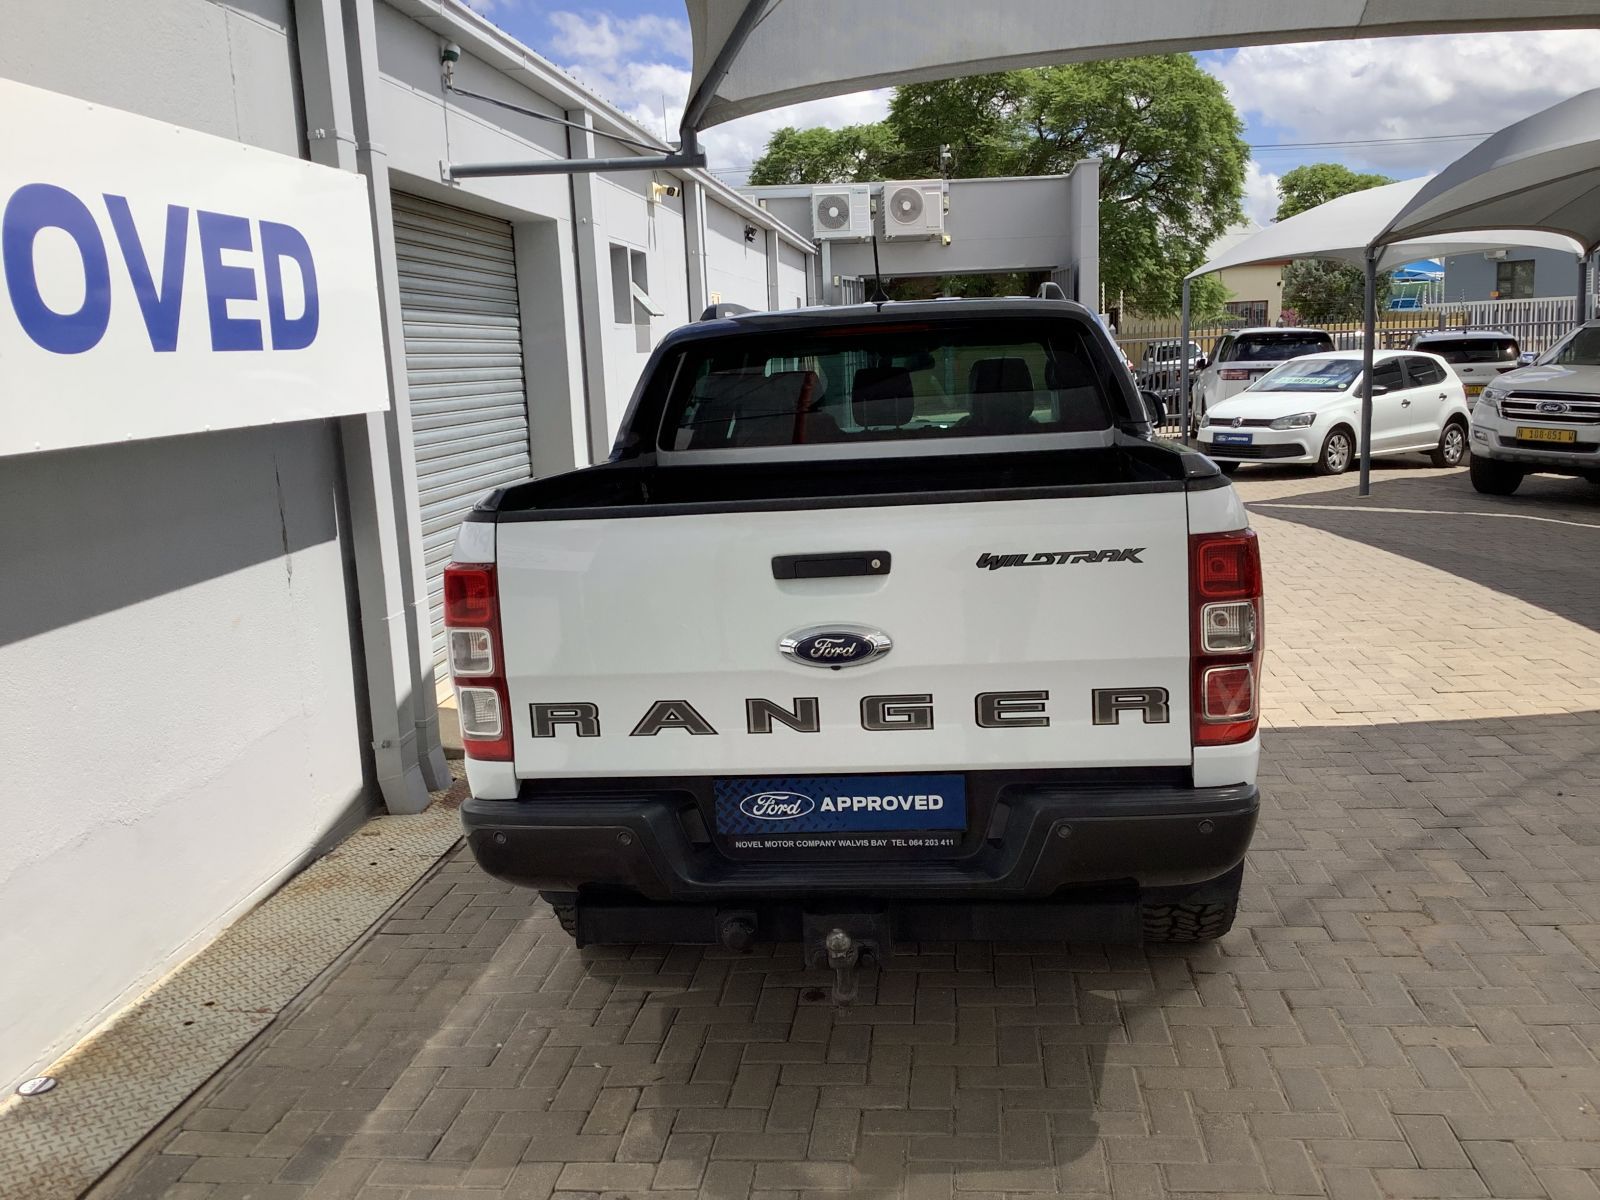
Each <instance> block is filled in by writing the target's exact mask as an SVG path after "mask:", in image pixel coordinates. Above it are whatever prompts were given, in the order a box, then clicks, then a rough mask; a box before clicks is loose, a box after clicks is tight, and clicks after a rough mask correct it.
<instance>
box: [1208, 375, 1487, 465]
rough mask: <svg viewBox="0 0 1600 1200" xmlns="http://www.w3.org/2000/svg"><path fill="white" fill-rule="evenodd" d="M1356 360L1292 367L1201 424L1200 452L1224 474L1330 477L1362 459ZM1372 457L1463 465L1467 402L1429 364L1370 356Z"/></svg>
mask: <svg viewBox="0 0 1600 1200" xmlns="http://www.w3.org/2000/svg"><path fill="white" fill-rule="evenodd" d="M1361 367H1362V363H1361V351H1359V350H1335V351H1333V352H1331V353H1328V354H1311V355H1306V356H1304V357H1302V358H1296V359H1291V360H1290V361H1289V362H1286V363H1282V364H1280V365H1279V366H1278V367H1276V368H1274V369H1273V370H1272V371H1271V372H1270V373H1269V374H1267V375H1265V376H1263V377H1262V378H1260V379H1258V380H1257V381H1256V382H1254V383H1252V384H1251V385H1250V386H1249V387H1247V388H1246V389H1245V390H1244V391H1243V392H1241V393H1239V394H1238V395H1237V396H1233V397H1231V398H1230V399H1227V400H1223V401H1222V402H1221V403H1219V404H1217V405H1215V406H1214V407H1213V408H1212V409H1211V411H1210V412H1208V413H1207V414H1206V415H1205V416H1204V417H1202V418H1201V420H1200V449H1201V450H1203V451H1204V452H1205V453H1206V454H1208V455H1210V456H1211V458H1212V459H1214V460H1215V461H1216V462H1217V463H1218V465H1220V466H1221V467H1222V469H1223V471H1225V472H1227V473H1228V474H1230V475H1231V474H1232V473H1233V472H1234V471H1237V470H1238V469H1239V467H1240V466H1242V465H1243V464H1244V463H1251V462H1253V463H1264V462H1270V463H1275V464H1280V465H1283V464H1294V463H1305V464H1309V465H1311V466H1314V467H1315V468H1316V470H1317V473H1318V474H1319V475H1339V474H1342V473H1343V472H1345V471H1347V470H1349V469H1350V466H1351V464H1352V463H1354V462H1356V461H1357V460H1358V458H1359V457H1360V454H1361V450H1362V447H1361V444H1360V432H1361V392H1362V388H1361ZM1372 376H1373V389H1372V391H1373V397H1372V452H1373V454H1374V455H1379V454H1409V453H1414V452H1417V451H1421V452H1423V453H1426V454H1428V455H1429V456H1430V457H1431V458H1432V459H1433V463H1434V465H1435V466H1438V467H1454V466H1459V465H1460V463H1461V460H1462V459H1463V458H1464V457H1466V448H1467V428H1468V416H1467V398H1466V393H1465V391H1464V390H1463V388H1462V386H1461V381H1460V380H1459V379H1457V378H1456V377H1455V376H1454V375H1452V374H1451V373H1450V370H1449V368H1448V366H1446V364H1445V362H1444V360H1443V359H1442V358H1440V357H1439V356H1438V355H1436V354H1424V353H1420V352H1416V351H1407V350H1379V351H1376V352H1375V354H1374V355H1373V369H1372Z"/></svg>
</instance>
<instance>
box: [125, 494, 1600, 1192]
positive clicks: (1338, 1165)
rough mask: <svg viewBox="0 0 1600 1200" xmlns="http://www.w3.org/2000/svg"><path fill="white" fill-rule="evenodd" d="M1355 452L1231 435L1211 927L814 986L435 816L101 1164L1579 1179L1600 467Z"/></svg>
mask: <svg viewBox="0 0 1600 1200" xmlns="http://www.w3.org/2000/svg"><path fill="white" fill-rule="evenodd" d="M1377 479H1378V484H1377V488H1376V495H1375V496H1374V498H1373V499H1372V500H1370V501H1357V500H1355V498H1354V485H1353V483H1348V482H1340V481H1320V480H1319V481H1313V480H1309V479H1307V478H1306V477H1303V476H1298V475H1292V474H1266V475H1263V474H1256V475H1251V474H1250V473H1248V472H1246V473H1244V474H1243V475H1241V478H1240V484H1241V490H1242V492H1243V493H1244V494H1245V496H1246V498H1247V499H1248V500H1250V501H1251V502H1252V508H1253V519H1254V520H1255V523H1256V525H1257V527H1258V528H1259V529H1260V531H1261V535H1262V543H1263V548H1264V551H1265V555H1266V562H1267V570H1268V574H1269V580H1270V583H1269V586H1270V588H1271V592H1270V596H1271V599H1270V608H1269V616H1268V632H1269V638H1270V641H1271V656H1270V663H1269V670H1270V675H1271V681H1270V691H1269V692H1268V704H1269V710H1270V711H1269V713H1268V717H1269V725H1270V729H1269V731H1268V733H1267V735H1266V750H1267V753H1266V763H1265V766H1264V773H1263V785H1264V790H1265V792H1266V797H1265V803H1264V813H1263V821H1262V825H1261V829H1260V833H1259V835H1258V838H1257V841H1256V845H1255V849H1254V851H1253V852H1252V854H1251V857H1250V861H1249V869H1248V872H1247V875H1246V887H1247V895H1246V906H1247V912H1245V913H1244V914H1243V915H1242V917H1241V921H1240V925H1239V927H1237V928H1236V929H1235V931H1234V932H1233V933H1232V934H1231V935H1229V936H1228V937H1227V938H1226V939H1225V940H1223V941H1222V942H1221V943H1219V944H1216V945H1213V946H1208V947H1204V948H1201V949H1196V950H1183V949H1176V948H1156V949H1152V950H1140V949H1128V948H1111V949H1105V948H1098V947H1088V946H1063V945H1027V944H1018V945H1007V946H997V947H994V948H992V949H990V948H986V947H981V946H972V945H954V946H950V945H943V946H940V945H926V946H923V947H921V948H920V953H918V954H915V955H910V954H908V955H905V956H904V957H901V958H899V959H897V961H896V963H895V965H894V968H893V970H891V971H890V972H887V973H885V974H883V975H881V976H879V977H878V978H877V980H876V982H875V984H873V985H869V986H868V987H867V988H866V989H865V993H864V998H865V999H866V1000H868V1001H870V1002H868V1003H864V1004H862V1005H861V1006H860V1007H856V1008H852V1009H847V1010H840V1011H835V1010H833V1009H832V1008H830V1007H829V1006H828V1005H827V1004H826V1003H825V1002H819V1001H821V999H822V997H821V994H820V993H819V992H816V991H814V990H813V989H814V987H815V986H816V985H821V984H824V983H825V982H826V981H825V979H823V978H821V977H819V976H816V975H812V974H808V973H806V972H805V971H803V970H802V969H801V968H800V965H799V962H798V957H797V954H796V953H795V951H794V950H793V949H792V948H787V947H782V948H779V949H777V950H776V951H771V950H768V951H765V952H760V953H757V954H752V955H737V956H736V955H726V954H721V953H716V952H701V951H698V950H684V949H660V948H640V949H637V950H616V949H608V950H594V951H586V952H583V953H578V952H577V951H575V950H574V949H573V947H572V944H571V942H570V941H569V940H568V939H567V938H566V937H564V936H563V935H562V934H561V932H560V930H559V929H558V928H557V927H556V923H555V921H554V919H553V918H552V917H551V916H550V914H549V912H548V911H547V910H546V909H545V908H544V907H543V906H542V905H541V904H538V903H537V902H535V901H534V900H533V899H532V898H531V897H530V896H528V895H526V894H522V893H518V892H514V891H511V890H508V889H506V888H504V887H502V886H500V885H499V884H497V883H494V882H493V881H491V880H489V879H487V878H485V877H484V876H482V875H480V874H479V873H478V872H477V871H476V870H475V869H474V868H473V866H472V865H471V863H470V860H467V859H464V858H463V857H461V856H460V855H457V856H456V857H455V858H453V859H452V860H450V861H449V862H447V863H445V864H444V865H443V866H442V867H441V868H440V869H439V870H438V872H437V873H436V874H435V875H434V876H433V877H432V878H431V879H429V880H428V881H427V882H426V883H425V884H424V885H423V886H422V887H421V888H420V889H419V890H418V891H417V892H416V893H415V894H414V895H413V896H412V897H411V899H410V900H409V902H408V903H406V904H405V906H404V907H403V908H401V909H400V910H399V911H397V912H395V913H394V914H393V916H392V917H391V918H390V919H389V920H387V921H386V922H385V924H384V925H383V926H382V928H381V929H380V931H379V932H378V933H377V935H376V936H375V937H373V938H372V939H371V940H370V941H369V942H367V943H366V944H365V945H364V946H363V947H361V948H360V949H359V951H358V952H357V953H356V954H355V955H354V957H353V958H352V959H351V961H349V962H348V964H347V965H345V966H344V967H343V968H342V969H341V970H340V971H338V973H337V974H336V976H335V977H333V978H332V979H331V981H330V982H329V983H328V984H327V985H326V987H325V988H323V989H322V990H321V991H320V992H318V993H317V994H315V995H314V996H312V997H311V998H310V999H309V1000H307V1001H306V1002H304V1003H302V1004H301V1005H300V1006H299V1007H298V1008H297V1009H296V1010H294V1011H291V1012H290V1013H289V1014H286V1015H285V1017H284V1018H283V1019H282V1020H280V1021H279V1022H278V1023H277V1024H276V1025H275V1026H274V1027H273V1028H271V1029H270V1030H269V1031H268V1032H267V1034H265V1035H264V1036H263V1038H262V1039H261V1041H260V1042H259V1043H258V1044H257V1045H256V1046H255V1047H254V1048H253V1049H252V1050H251V1051H250V1052H247V1054H246V1055H244V1056H243V1057H242V1058H241V1059H240V1060H239V1061H238V1062H237V1063H235V1064H234V1065H233V1066H232V1067H230V1068H229V1070H228V1071H227V1072H225V1073H224V1074H223V1075H222V1076H221V1077H220V1078H219V1080H218V1081H217V1084H216V1086H214V1087H213V1088H212V1089H211V1090H210V1091H209V1092H208V1093H207V1094H204V1095H203V1096H202V1097H200V1098H199V1100H198V1101H197V1102H196V1103H194V1104H193V1105H192V1106H191V1107H190V1108H189V1109H188V1110H187V1111H185V1112H183V1113H181V1114H179V1116H178V1118H176V1119H175V1120H174V1121H173V1122H171V1123H169V1127H168V1128H167V1129H166V1130H163V1131H162V1132H161V1133H160V1134H158V1135H157V1137H156V1138H155V1139H153V1142H152V1144H151V1145H150V1146H149V1147H147V1149H146V1151H145V1157H144V1158H143V1160H142V1163H141V1165H140V1166H139V1168H138V1171H137V1173H136V1174H135V1175H133V1176H132V1178H131V1179H130V1180H128V1182H127V1183H126V1184H125V1186H124V1187H123V1188H122V1190H121V1191H120V1192H119V1193H118V1194H119V1195H120V1196H121V1197H123V1198H124V1200H132V1198H134V1197H154V1196H167V1197H173V1198H183V1200H240V1198H243V1197H252V1198H253V1200H311V1198H319V1200H320V1198H332V1197H359V1198H360V1200H380V1198H382V1200H441V1198H444V1197H450V1198H451V1200H463V1198H469V1197H471V1198H475V1197H483V1198H486V1200H487V1198H489V1197H525V1198H544V1197H547V1196H550V1195H551V1194H552V1192H554V1193H555V1194H556V1195H566V1196H579V1195H582V1196H596V1195H608V1196H616V1197H622V1196H628V1197H635V1198H639V1200H643V1198H644V1197H649V1196H665V1195H676V1196H685V1197H687V1196H693V1195H702V1196H708V1197H729V1198H743V1197H745V1196H749V1195H757V1196H772V1197H777V1196H786V1197H796V1196H801V1195H812V1194H816V1195H837V1194H842V1193H843V1192H846V1191H848V1192H849V1193H850V1194H851V1195H855V1196H896V1197H899V1196H904V1197H908V1198H914V1197H949V1196H952V1195H959V1196H962V1197H968V1198H969V1200H976V1198H977V1197H980V1196H986V1195H1002V1194H1014V1195H1019V1196H1030V1195H1039V1194H1066V1195H1085V1196H1114V1197H1118V1198H1129V1200H1132V1198H1135V1197H1156V1196H1184V1195H1191V1194H1192V1195H1207V1196H1216V1195H1219V1194H1220V1195H1227V1196H1250V1195H1256V1194H1261V1195H1276V1196H1284V1195H1297V1196H1320V1195H1328V1196H1334V1197H1347V1198H1353V1200H1362V1198H1367V1197H1379V1196H1397V1197H1431V1196H1497V1197H1539V1196H1549V1197H1563V1198H1564V1197H1573V1198H1578V1197H1596V1198H1600V1114H1597V1106H1600V1061H1597V1054H1600V1006H1597V1000H1600V787H1597V784H1596V781H1595V778H1594V776H1595V773H1596V767H1597V765H1600V719H1597V710H1600V633H1597V632H1596V631H1597V630H1600V491H1597V490H1596V489H1593V488H1591V487H1589V486H1588V485H1585V484H1581V483H1569V482H1563V481H1557V480H1534V481H1531V482H1530V483H1529V484H1528V485H1527V486H1526V487H1525V489H1524V494H1523V495H1520V496H1518V497H1515V498H1513V499H1510V500H1489V499H1487V498H1484V497H1478V496H1475V495H1474V494H1473V493H1472V492H1471V490H1470V488H1469V487H1468V486H1467V483H1466V479H1465V476H1464V474H1463V473H1461V472H1454V473H1444V472H1434V471H1431V470H1422V469H1410V470H1408V469H1403V468H1400V469H1397V468H1391V469H1386V470H1381V471H1380V472H1379V473H1378V475H1377ZM125 1178H126V1177H125Z"/></svg>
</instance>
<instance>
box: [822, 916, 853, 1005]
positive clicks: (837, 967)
mask: <svg viewBox="0 0 1600 1200" xmlns="http://www.w3.org/2000/svg"><path fill="white" fill-rule="evenodd" d="M822 946H823V949H825V950H826V951H827V952H828V965H829V966H830V967H832V968H833V1002H834V1003H835V1004H852V1003H854V1002H855V998H856V992H857V991H858V990H860V987H861V979H860V977H859V976H858V975H857V974H856V967H857V966H858V965H859V964H860V962H861V947H860V945H859V944H858V943H857V942H856V940H855V938H853V937H851V936H850V935H849V934H848V933H846V932H845V931H844V930H842V929H834V930H830V931H829V933H828V936H827V937H826V938H824V939H823V942H822Z"/></svg>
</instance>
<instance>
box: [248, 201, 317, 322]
mask: <svg viewBox="0 0 1600 1200" xmlns="http://www.w3.org/2000/svg"><path fill="white" fill-rule="evenodd" d="M261 258H262V261H263V262H264V263H265V264H266V268H267V320H268V323H269V324H270V326H271V328H272V348H273V349H274V350H304V349H305V348H306V347H307V346H309V345H311V343H312V342H314V341H316V340H317V319H318V315H319V312H318V304H317V268H316V265H315V264H314V263H313V262H312V261H311V247H310V246H309V245H307V244H306V239H305V237H304V235H302V234H301V232H300V231H299V230H298V229H296V228H294V226H292V225H280V224H278V222H276V221H263V222H261ZM286 258H287V259H289V260H290V261H292V262H293V263H294V264H295V265H296V266H297V267H299V268H300V283H301V289H302V290H303V291H304V293H305V309H304V311H302V312H301V314H300V315H299V316H298V317H290V316H289V315H288V314H287V313H286V312H285V311H284V303H283V260H284V259H286Z"/></svg>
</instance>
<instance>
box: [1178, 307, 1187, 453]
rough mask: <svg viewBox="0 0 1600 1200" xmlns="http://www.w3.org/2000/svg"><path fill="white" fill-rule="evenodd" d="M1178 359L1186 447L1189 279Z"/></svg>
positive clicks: (1180, 436) (1179, 399) (1181, 439)
mask: <svg viewBox="0 0 1600 1200" xmlns="http://www.w3.org/2000/svg"><path fill="white" fill-rule="evenodd" d="M1178 358H1179V361H1181V362H1182V364H1183V365H1182V366H1181V367H1179V368H1178V411H1179V412H1180V413H1182V414H1183V425H1182V426H1181V429H1182V432H1181V433H1179V434H1178V440H1179V441H1181V442H1183V443H1184V444H1185V445H1187V444H1188V442H1189V277H1188V276H1187V275H1186V276H1184V279H1183V316H1182V317H1180V318H1179V322H1178Z"/></svg>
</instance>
